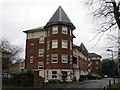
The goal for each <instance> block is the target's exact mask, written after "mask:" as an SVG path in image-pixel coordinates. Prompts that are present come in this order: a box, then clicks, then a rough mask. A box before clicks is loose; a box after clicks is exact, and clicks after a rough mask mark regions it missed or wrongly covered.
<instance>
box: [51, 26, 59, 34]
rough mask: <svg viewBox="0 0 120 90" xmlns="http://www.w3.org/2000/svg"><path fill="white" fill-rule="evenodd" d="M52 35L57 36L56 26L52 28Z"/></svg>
mask: <svg viewBox="0 0 120 90" xmlns="http://www.w3.org/2000/svg"><path fill="white" fill-rule="evenodd" d="M52 34H58V26H53V27H52Z"/></svg>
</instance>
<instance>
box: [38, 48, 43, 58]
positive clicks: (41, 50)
mask: <svg viewBox="0 0 120 90" xmlns="http://www.w3.org/2000/svg"><path fill="white" fill-rule="evenodd" d="M43 56H44V49H39V57H43Z"/></svg>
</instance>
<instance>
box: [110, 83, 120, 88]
mask: <svg viewBox="0 0 120 90" xmlns="http://www.w3.org/2000/svg"><path fill="white" fill-rule="evenodd" d="M111 88H120V83H117V84H112V85H111Z"/></svg>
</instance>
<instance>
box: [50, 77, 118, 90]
mask: <svg viewBox="0 0 120 90" xmlns="http://www.w3.org/2000/svg"><path fill="white" fill-rule="evenodd" d="M109 80H111V82H112V83H113V78H103V79H99V80H85V81H83V82H79V81H77V82H73V83H60V84H50V85H49V88H102V87H103V86H104V85H109ZM117 82H118V78H117V79H116V83H117Z"/></svg>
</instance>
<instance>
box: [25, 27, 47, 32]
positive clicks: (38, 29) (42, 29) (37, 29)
mask: <svg viewBox="0 0 120 90" xmlns="http://www.w3.org/2000/svg"><path fill="white" fill-rule="evenodd" d="M44 30H46V29H45V28H44V26H42V27H37V28H33V29H30V30H26V31H23V32H24V33H27V32H34V31H44Z"/></svg>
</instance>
